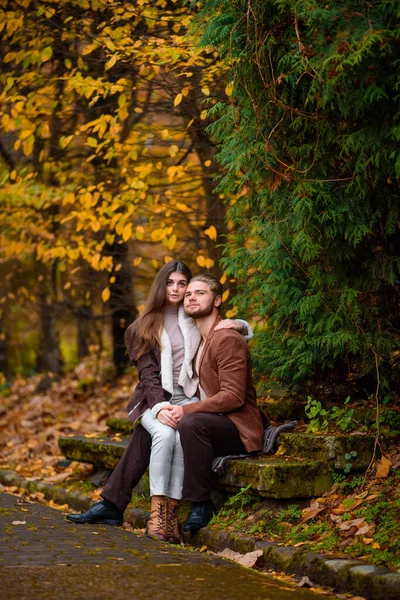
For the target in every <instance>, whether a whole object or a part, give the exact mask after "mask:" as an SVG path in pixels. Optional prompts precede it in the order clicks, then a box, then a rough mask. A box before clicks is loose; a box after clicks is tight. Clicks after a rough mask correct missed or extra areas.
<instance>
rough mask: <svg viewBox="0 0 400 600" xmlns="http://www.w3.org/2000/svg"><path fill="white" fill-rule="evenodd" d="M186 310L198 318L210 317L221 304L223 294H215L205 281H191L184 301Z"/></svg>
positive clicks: (191, 315) (188, 313)
mask: <svg viewBox="0 0 400 600" xmlns="http://www.w3.org/2000/svg"><path fill="white" fill-rule="evenodd" d="M183 303H184V307H185V312H186V314H187V315H189V316H190V317H193V318H195V319H198V318H200V317H208V315H210V314H211V313H212V312H213V310H214V308H215V307H216V306H219V305H220V304H221V296H216V297H215V296H214V294H213V292H212V291H211V289H210V287H209V285H208V284H207V283H205V282H204V281H193V283H189V285H188V287H187V289H186V293H185V299H184V301H183Z"/></svg>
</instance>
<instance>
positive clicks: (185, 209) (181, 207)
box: [175, 202, 192, 212]
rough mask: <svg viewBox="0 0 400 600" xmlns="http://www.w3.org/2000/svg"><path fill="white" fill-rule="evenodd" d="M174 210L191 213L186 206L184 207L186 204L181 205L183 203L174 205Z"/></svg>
mask: <svg viewBox="0 0 400 600" xmlns="http://www.w3.org/2000/svg"><path fill="white" fill-rule="evenodd" d="M175 208H177V209H178V210H181V211H182V212H191V210H192V209H191V208H189V207H188V206H186V204H183V202H177V203H176V205H175Z"/></svg>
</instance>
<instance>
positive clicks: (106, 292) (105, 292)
mask: <svg viewBox="0 0 400 600" xmlns="http://www.w3.org/2000/svg"><path fill="white" fill-rule="evenodd" d="M110 295H111V294H110V288H108V287H106V288H104V290H103V291H102V292H101V299H102V300H103V302H107V300H109V299H110Z"/></svg>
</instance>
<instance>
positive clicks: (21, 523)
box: [11, 521, 26, 525]
mask: <svg viewBox="0 0 400 600" xmlns="http://www.w3.org/2000/svg"><path fill="white" fill-rule="evenodd" d="M11 525H26V521H13V522H12V523H11Z"/></svg>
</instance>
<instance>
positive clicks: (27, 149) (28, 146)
mask: <svg viewBox="0 0 400 600" xmlns="http://www.w3.org/2000/svg"><path fill="white" fill-rule="evenodd" d="M22 151H23V153H24V154H25V156H30V155H31V154H32V152H33V144H32V143H31V142H28V140H25V142H23V143H22Z"/></svg>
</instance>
